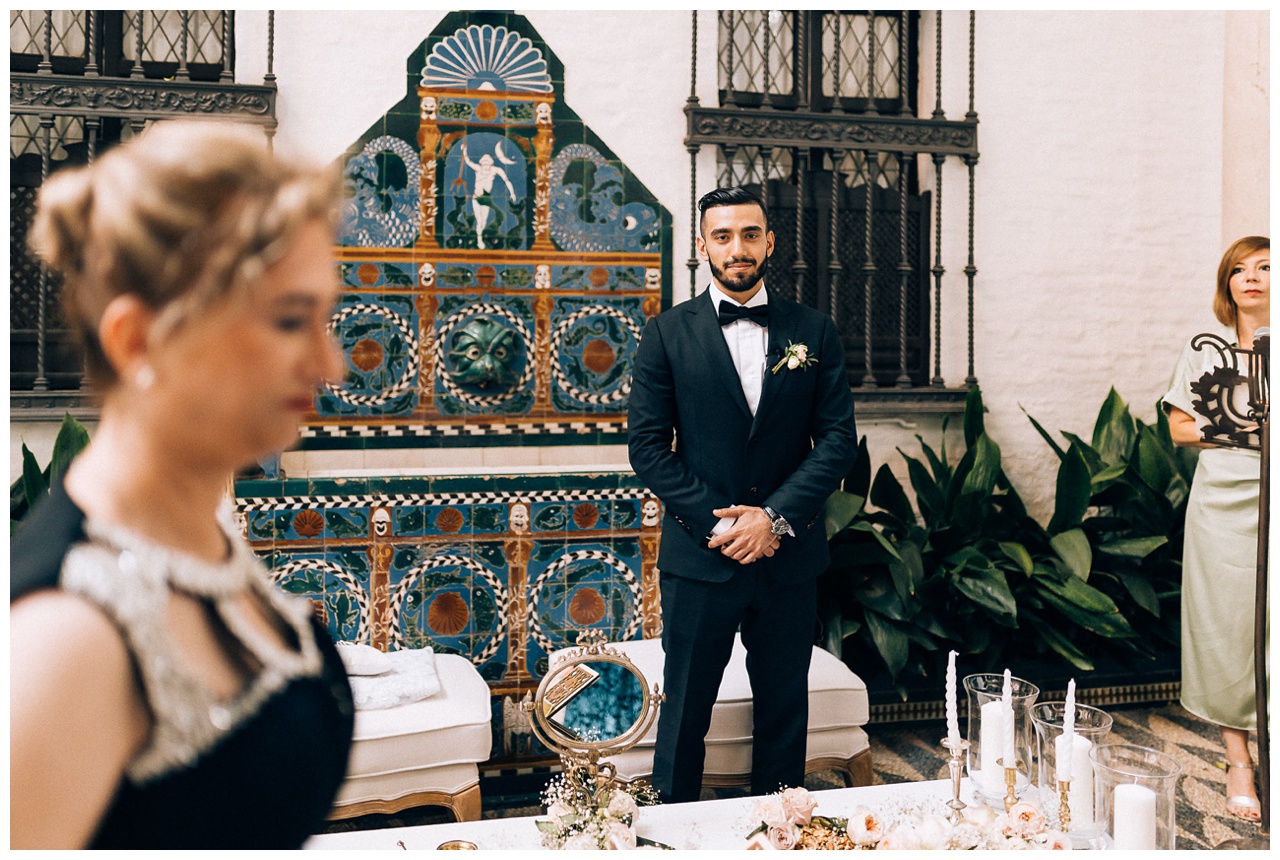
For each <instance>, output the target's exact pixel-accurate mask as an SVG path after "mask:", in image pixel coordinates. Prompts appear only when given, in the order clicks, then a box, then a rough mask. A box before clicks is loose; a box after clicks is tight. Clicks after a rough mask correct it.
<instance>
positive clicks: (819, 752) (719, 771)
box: [609, 726, 871, 782]
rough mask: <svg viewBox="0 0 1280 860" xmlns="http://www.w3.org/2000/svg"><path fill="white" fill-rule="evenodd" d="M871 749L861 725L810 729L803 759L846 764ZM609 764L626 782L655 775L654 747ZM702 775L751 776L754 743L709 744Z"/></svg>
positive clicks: (630, 752)
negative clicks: (834, 760)
mask: <svg viewBox="0 0 1280 860" xmlns="http://www.w3.org/2000/svg"><path fill="white" fill-rule="evenodd" d="M870 747H871V741H870V739H869V738H868V737H867V733H866V731H864V730H863V729H862V728H860V727H858V726H846V727H844V728H838V729H826V730H824V731H818V732H815V731H812V730H810V732H809V734H808V738H807V740H806V744H805V756H804V758H805V761H806V762H812V761H817V760H818V759H841V760H844V761H847V760H849V759H851V758H853V757H854V756H855V755H857V754H858V753H860V752H862V751H863V750H867V749H870ZM609 762H610V763H611V764H613V766H614V767H616V768H617V769H618V776H619V777H620V778H622V779H624V780H626V781H627V782H631V781H633V780H637V779H640V778H642V777H649V776H652V775H653V745H652V743H650V744H646V745H643V746H635V747H632V748H631V749H629V750H627V751H625V752H621V753H618V754H617V755H611V756H609ZM703 773H704V774H705V775H706V776H711V777H716V776H744V775H747V774H749V773H751V741H750V740H747V741H745V742H742V741H733V742H718V743H714V744H713V743H708V744H707V758H706V762H705V764H704V765H703Z"/></svg>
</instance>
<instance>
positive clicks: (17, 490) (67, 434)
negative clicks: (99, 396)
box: [9, 414, 89, 536]
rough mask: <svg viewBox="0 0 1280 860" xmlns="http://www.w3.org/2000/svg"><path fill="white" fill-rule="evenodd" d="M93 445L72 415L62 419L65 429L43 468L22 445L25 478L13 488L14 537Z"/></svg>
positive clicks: (11, 527) (11, 526)
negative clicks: (56, 484)
mask: <svg viewBox="0 0 1280 860" xmlns="http://www.w3.org/2000/svg"><path fill="white" fill-rule="evenodd" d="M88 444H89V433H88V431H87V430H85V429H84V425H82V424H81V423H80V422H79V421H77V420H76V419H74V418H72V417H71V416H70V415H69V414H67V415H63V416H62V426H61V427H59V428H58V435H57V437H56V438H55V439H54V441H53V454H52V455H51V456H50V458H49V463H48V465H46V466H45V467H44V468H43V469H42V468H41V467H40V464H39V463H37V462H36V457H35V455H34V454H32V453H31V450H30V449H29V448H27V446H26V443H23V445H22V477H20V478H18V480H16V481H14V482H13V483H12V484H10V485H9V534H10V535H11V536H12V535H13V533H14V532H15V531H17V530H18V526H19V525H21V524H22V520H23V518H24V517H25V516H26V515H27V514H28V513H29V512H30V511H31V510H32V509H33V508H34V507H35V506H36V503H38V502H39V501H40V500H41V499H43V498H45V497H46V496H48V495H49V487H50V486H52V485H53V484H54V483H55V482H56V481H57V480H58V478H60V477H61V476H62V473H63V472H65V471H66V469H67V465H68V464H70V462H71V461H72V459H74V458H75V456H76V455H77V454H79V453H80V452H81V451H83V450H84V449H85V447H86V446H87V445H88Z"/></svg>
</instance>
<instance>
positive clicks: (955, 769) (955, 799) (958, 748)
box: [942, 738, 969, 827]
mask: <svg viewBox="0 0 1280 860" xmlns="http://www.w3.org/2000/svg"><path fill="white" fill-rule="evenodd" d="M942 745H943V746H944V747H946V749H947V751H948V752H950V753H951V758H950V760H948V761H947V771H948V773H950V774H951V799H950V800H948V801H947V808H948V809H949V810H950V811H949V812H948V813H947V822H948V823H950V824H951V825H952V826H953V827H954V826H955V825H956V824H958V823H959V822H960V810H962V809H964V808H965V806H966V804H965V802H964V801H963V800H961V799H960V756H962V755H964V753H965V750H967V749H969V742H968V741H966V740H964V739H963V738H961V739H959V740H956V741H954V742H953V741H952V740H951V739H950V738H943V739H942Z"/></svg>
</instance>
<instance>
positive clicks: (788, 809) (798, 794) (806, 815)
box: [782, 788, 818, 827]
mask: <svg viewBox="0 0 1280 860" xmlns="http://www.w3.org/2000/svg"><path fill="white" fill-rule="evenodd" d="M817 807H818V801H816V800H814V799H813V795H812V794H810V793H809V792H808V791H807V790H805V789H803V788H788V789H786V790H785V791H783V792H782V814H783V815H785V816H786V817H787V821H789V822H791V823H792V824H799V825H800V826H801V827H804V826H805V825H807V824H808V823H809V822H810V821H812V820H813V811H814V810H815V809H817Z"/></svg>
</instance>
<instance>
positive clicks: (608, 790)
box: [537, 776, 667, 851]
mask: <svg viewBox="0 0 1280 860" xmlns="http://www.w3.org/2000/svg"><path fill="white" fill-rule="evenodd" d="M542 797H543V800H544V801H545V804H546V808H547V820H545V821H538V822H537V826H538V830H539V831H540V832H541V833H542V847H544V848H549V849H552V850H559V849H565V850H574V849H585V850H588V851H597V850H601V849H605V850H620V849H626V848H637V847H642V846H654V847H660V848H665V847H667V846H665V845H661V844H660V843H657V842H653V841H652V840H649V839H644V838H642V837H638V836H636V819H637V818H638V817H639V815H640V807H641V806H652V805H653V804H655V803H657V802H658V796H657V792H655V791H654V790H653V789H652V788H651V787H650V786H647V785H639V786H634V787H632V788H631V789H630V790H627V789H624V788H620V787H618V786H616V785H591V784H588V786H587V787H584V786H582V785H579V784H575V782H574V781H571V780H569V779H567V778H565V777H564V776H558V777H555V778H554V779H552V780H551V782H550V783H548V784H547V788H546V790H545V791H543V793H542Z"/></svg>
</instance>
